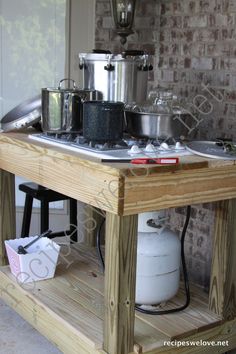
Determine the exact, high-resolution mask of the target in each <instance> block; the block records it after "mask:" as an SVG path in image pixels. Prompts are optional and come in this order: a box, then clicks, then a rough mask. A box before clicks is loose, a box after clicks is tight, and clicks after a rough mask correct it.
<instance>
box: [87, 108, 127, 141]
mask: <svg viewBox="0 0 236 354" xmlns="http://www.w3.org/2000/svg"><path fill="white" fill-rule="evenodd" d="M123 121H124V103H122V102H113V101H87V102H84V107H83V136H84V138H86V139H87V140H89V141H97V142H109V141H114V142H115V141H119V140H121V139H122V136H123Z"/></svg>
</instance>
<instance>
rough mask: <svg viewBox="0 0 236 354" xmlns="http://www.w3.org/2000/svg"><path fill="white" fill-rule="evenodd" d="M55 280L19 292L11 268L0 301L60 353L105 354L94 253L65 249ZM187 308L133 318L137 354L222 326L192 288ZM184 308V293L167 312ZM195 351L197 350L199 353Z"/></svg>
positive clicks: (4, 273)
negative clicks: (175, 311)
mask: <svg viewBox="0 0 236 354" xmlns="http://www.w3.org/2000/svg"><path fill="white" fill-rule="evenodd" d="M61 254H62V255H64V256H63V257H60V264H59V265H58V267H57V270H56V275H55V277H54V278H53V279H50V280H45V281H41V282H36V283H34V284H33V283H30V284H25V285H23V286H20V285H18V284H17V283H16V280H15V278H14V277H13V276H12V275H11V273H10V270H9V267H2V268H1V270H0V284H1V285H0V295H1V297H2V298H3V299H4V300H5V301H6V302H7V303H8V304H9V305H10V306H11V307H13V308H14V309H15V310H16V311H17V312H18V313H19V314H20V315H21V316H22V317H24V318H25V319H26V320H27V321H28V322H30V323H31V324H32V325H33V326H34V327H35V328H36V329H37V330H39V331H40V332H41V333H42V334H43V335H45V336H46V337H47V338H48V339H49V340H51V341H52V342H53V343H54V344H55V345H56V346H58V347H59V348H60V350H62V351H63V352H64V353H76V352H78V348H80V349H79V353H90V354H93V353H103V351H102V346H103V316H104V299H103V288H104V276H103V274H102V272H101V269H100V264H99V261H98V259H97V255H96V250H95V249H94V248H88V247H86V246H84V245H81V244H78V245H76V246H72V247H71V248H70V249H69V246H68V247H67V246H65V247H64V248H63V249H62V252H61ZM191 290H192V294H191V295H192V298H191V304H190V306H189V307H188V308H187V309H186V310H185V311H183V312H179V313H176V314H171V315H162V316H149V315H144V314H141V313H137V312H136V319H135V345H134V352H136V353H147V352H149V353H158V352H159V350H158V348H159V349H160V350H161V347H162V346H163V342H164V341H167V340H174V339H183V338H186V337H189V336H192V335H195V334H197V333H199V332H202V331H207V330H209V329H212V328H214V327H216V326H219V325H222V321H221V319H220V317H219V316H217V315H215V314H212V313H211V312H210V311H209V310H208V296H207V295H206V294H204V293H203V292H202V291H200V290H199V289H197V288H195V287H191ZM183 302H184V292H183V290H180V291H179V293H178V295H177V296H176V297H175V298H174V299H173V300H172V301H170V302H168V304H167V307H168V308H171V307H174V306H179V305H180V304H183ZM198 349H199V348H198Z"/></svg>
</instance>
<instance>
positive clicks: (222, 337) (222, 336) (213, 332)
mask: <svg viewBox="0 0 236 354" xmlns="http://www.w3.org/2000/svg"><path fill="white" fill-rule="evenodd" d="M184 341H185V342H186V344H185V345H181V343H180V342H178V341H177V342H176V346H175V345H173V346H171V345H168V344H167V343H166V344H165V345H164V346H163V347H161V348H155V349H153V350H150V351H147V352H146V354H159V353H164V354H173V353H176V354H203V353H206V354H216V353H219V354H220V353H222V354H223V353H225V351H227V352H228V351H229V350H231V349H234V348H236V319H234V320H232V321H229V322H225V323H223V324H221V325H219V326H217V327H215V328H211V329H209V330H207V331H204V332H201V333H197V334H194V335H193V336H189V337H185V338H184ZM188 341H189V344H188V343H187V342H188ZM191 341H193V342H194V343H196V344H192V345H190V344H191ZM198 341H199V343H198V345H197V342H198ZM201 341H202V342H204V341H209V342H211V341H213V342H218V341H222V342H224V343H225V342H226V341H228V345H227V346H226V345H218V346H216V345H212V344H211V343H209V344H208V345H206V346H203V345H201Z"/></svg>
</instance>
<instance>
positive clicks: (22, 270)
mask: <svg viewBox="0 0 236 354" xmlns="http://www.w3.org/2000/svg"><path fill="white" fill-rule="evenodd" d="M37 237H38V236H32V237H25V238H18V239H14V240H6V241H5V246H6V251H7V257H8V260H9V264H10V269H11V273H12V274H13V275H14V276H15V277H16V278H17V281H18V282H19V283H29V282H33V281H38V280H44V279H49V278H53V277H54V274H55V269H56V265H57V260H58V256H59V252H60V246H58V245H57V244H56V243H55V242H53V241H52V240H50V239H49V238H47V237H42V238H41V239H39V240H38V241H37V242H35V243H34V244H33V245H32V246H30V247H29V248H27V254H18V252H17V251H18V247H19V246H20V245H22V246H25V245H27V244H28V243H29V242H31V241H32V240H34V239H35V238H37Z"/></svg>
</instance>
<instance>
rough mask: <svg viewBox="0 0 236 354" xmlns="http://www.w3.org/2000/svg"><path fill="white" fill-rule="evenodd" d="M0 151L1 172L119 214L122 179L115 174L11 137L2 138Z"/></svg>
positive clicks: (103, 168) (71, 156)
mask: <svg viewBox="0 0 236 354" xmlns="http://www.w3.org/2000/svg"><path fill="white" fill-rule="evenodd" d="M19 136H20V134H18V135H17V137H19ZM23 137H24V135H23ZM0 147H1V154H0V167H1V168H2V169H4V170H6V171H9V172H11V173H14V174H16V175H18V176H22V177H24V178H27V179H29V180H31V181H34V182H36V183H38V184H41V185H43V186H45V187H48V188H51V189H53V190H55V191H58V192H60V193H63V194H66V195H68V196H70V197H73V198H74V199H77V200H80V201H82V202H85V203H87V204H89V205H93V206H94V207H96V208H99V209H102V210H108V211H110V212H112V213H120V212H121V210H122V204H123V200H122V193H123V188H122V180H123V178H122V177H121V176H120V174H119V171H118V170H116V169H114V168H111V167H109V166H103V165H102V164H98V163H95V162H93V161H89V160H85V159H81V158H80V156H79V157H78V156H75V155H74V154H71V153H68V152H65V151H63V149H61V150H60V149H59V150H58V149H57V148H52V147H48V148H46V147H45V146H41V145H40V144H37V143H35V142H33V141H32V140H30V139H27V138H26V137H25V138H24V139H23V138H21V139H20V138H18V139H16V138H15V135H14V134H12V135H11V134H1V135H0ZM6 156H7V159H6Z"/></svg>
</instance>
